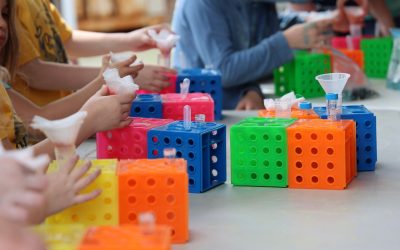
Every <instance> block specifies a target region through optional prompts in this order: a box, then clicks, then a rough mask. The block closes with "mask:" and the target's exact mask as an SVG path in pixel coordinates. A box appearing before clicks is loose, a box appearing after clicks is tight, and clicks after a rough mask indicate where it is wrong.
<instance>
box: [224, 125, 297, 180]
mask: <svg viewBox="0 0 400 250" xmlns="http://www.w3.org/2000/svg"><path fill="white" fill-rule="evenodd" d="M295 121H296V119H290V118H289V119H284V118H247V119H245V120H243V121H241V122H239V123H238V124H235V125H233V126H232V127H231V130H230V136H231V140H230V141H231V181H232V184H233V185H241V186H272V187H287V185H288V161H287V158H288V157H287V150H288V149H287V133H286V129H287V128H288V127H289V126H290V125H291V124H293V123H294V122H295Z"/></svg>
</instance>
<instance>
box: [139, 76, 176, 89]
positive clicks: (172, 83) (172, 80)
mask: <svg viewBox="0 0 400 250" xmlns="http://www.w3.org/2000/svg"><path fill="white" fill-rule="evenodd" d="M165 76H167V77H169V81H168V82H169V83H170V85H169V86H168V87H166V88H163V89H162V90H161V91H160V92H159V93H157V92H153V91H149V90H144V89H141V90H138V91H137V93H138V94H168V93H176V80H177V78H178V76H177V74H165Z"/></svg>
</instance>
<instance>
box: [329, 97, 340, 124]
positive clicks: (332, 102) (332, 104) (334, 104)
mask: <svg viewBox="0 0 400 250" xmlns="http://www.w3.org/2000/svg"><path fill="white" fill-rule="evenodd" d="M326 112H327V115H328V120H331V121H337V120H340V114H339V112H338V94H336V93H328V94H326Z"/></svg>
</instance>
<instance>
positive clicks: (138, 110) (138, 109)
mask: <svg viewBox="0 0 400 250" xmlns="http://www.w3.org/2000/svg"><path fill="white" fill-rule="evenodd" d="M133 111H134V112H135V113H136V114H139V113H140V112H141V111H142V109H141V108H140V107H135V108H134V109H133Z"/></svg>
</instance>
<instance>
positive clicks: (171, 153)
mask: <svg viewBox="0 0 400 250" xmlns="http://www.w3.org/2000/svg"><path fill="white" fill-rule="evenodd" d="M163 153H164V158H166V159H169V160H171V161H172V160H174V159H175V157H176V148H164V151H163Z"/></svg>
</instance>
